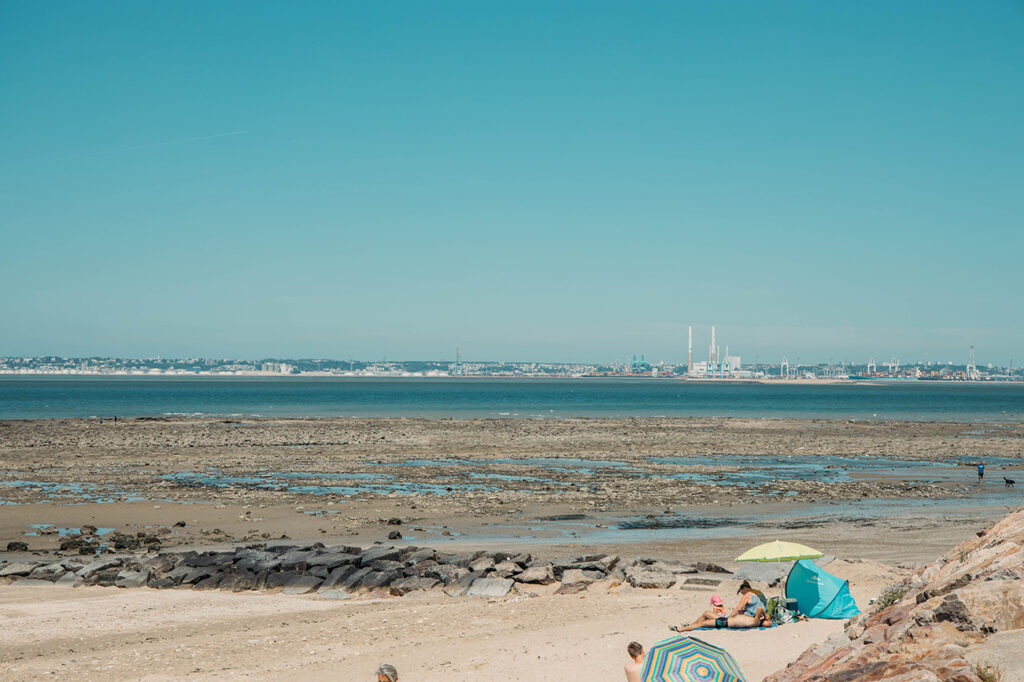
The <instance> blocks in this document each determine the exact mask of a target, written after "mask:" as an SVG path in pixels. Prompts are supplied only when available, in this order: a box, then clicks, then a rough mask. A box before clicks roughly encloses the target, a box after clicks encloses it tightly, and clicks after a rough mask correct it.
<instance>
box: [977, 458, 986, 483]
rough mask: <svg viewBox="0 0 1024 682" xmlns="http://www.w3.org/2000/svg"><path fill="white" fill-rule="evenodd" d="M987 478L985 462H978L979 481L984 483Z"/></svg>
mask: <svg viewBox="0 0 1024 682" xmlns="http://www.w3.org/2000/svg"><path fill="white" fill-rule="evenodd" d="M984 480H985V463H984V462H978V483H983V482H984Z"/></svg>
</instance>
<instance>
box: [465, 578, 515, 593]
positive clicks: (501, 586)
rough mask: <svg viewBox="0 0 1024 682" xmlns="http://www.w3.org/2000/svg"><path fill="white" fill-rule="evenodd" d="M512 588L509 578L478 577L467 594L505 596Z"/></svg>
mask: <svg viewBox="0 0 1024 682" xmlns="http://www.w3.org/2000/svg"><path fill="white" fill-rule="evenodd" d="M511 589H512V581H511V580H509V579H508V578H477V579H476V580H474V581H473V584H471V585H470V586H469V590H467V591H466V594H467V595H468V596H470V597H504V596H505V595H506V594H508V592H509V590H511Z"/></svg>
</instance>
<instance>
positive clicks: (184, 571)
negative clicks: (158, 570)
mask: <svg viewBox="0 0 1024 682" xmlns="http://www.w3.org/2000/svg"><path fill="white" fill-rule="evenodd" d="M192 570H193V569H191V568H189V567H188V566H185V565H184V564H182V565H180V566H176V567H175V568H173V569H172V570H170V571H167V574H166V575H165V576H164V577H165V578H167V579H168V580H170V581H171V582H172V583H173V584H175V585H180V584H181V581H182V580H184V579H185V576H187V575H188V574H189V573H191V572H192Z"/></svg>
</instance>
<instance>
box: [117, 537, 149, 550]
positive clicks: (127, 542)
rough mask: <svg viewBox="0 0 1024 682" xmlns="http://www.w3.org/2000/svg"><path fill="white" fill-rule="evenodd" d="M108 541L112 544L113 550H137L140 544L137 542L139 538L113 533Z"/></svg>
mask: <svg viewBox="0 0 1024 682" xmlns="http://www.w3.org/2000/svg"><path fill="white" fill-rule="evenodd" d="M110 540H111V541H112V542H113V544H114V549H121V550H124V549H138V548H139V546H140V545H141V544H142V543H141V542H139V538H138V537H136V536H135V535H126V534H124V533H114V534H113V535H112V536H111V538H110Z"/></svg>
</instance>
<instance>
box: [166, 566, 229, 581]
mask: <svg viewBox="0 0 1024 682" xmlns="http://www.w3.org/2000/svg"><path fill="white" fill-rule="evenodd" d="M174 570H175V571H177V570H178V569H177V568H176V569H174ZM173 572H174V571H171V573H173ZM219 572H220V571H219V570H218V569H217V568H215V567H213V566H197V567H195V568H191V569H189V572H188V573H186V574H185V577H184V578H182V579H181V582H182V584H185V585H195V584H197V583H199V582H201V581H203V580H208V579H209V578H210V577H212V576H215V575H217V574H218V573H219ZM171 573H168V574H167V576H168V577H170V575H171Z"/></svg>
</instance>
